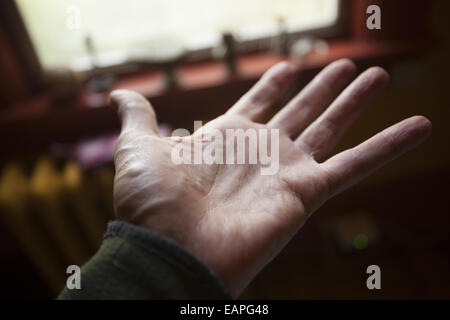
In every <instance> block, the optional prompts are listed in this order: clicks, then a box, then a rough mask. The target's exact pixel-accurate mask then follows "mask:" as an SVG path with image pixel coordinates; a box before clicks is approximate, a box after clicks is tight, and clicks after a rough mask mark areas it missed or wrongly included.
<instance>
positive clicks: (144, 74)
mask: <svg viewBox="0 0 450 320" xmlns="http://www.w3.org/2000/svg"><path fill="white" fill-rule="evenodd" d="M373 4H376V5H378V6H379V7H380V9H381V29H379V30H377V29H375V30H369V29H368V28H367V27H366V20H367V18H368V17H369V15H370V14H367V13H366V10H367V7H368V6H369V5H373ZM448 12H450V2H449V1H447V0H435V1H425V0H415V1H407V0H396V1H382V0H371V1H366V0H314V1H313V0H246V1H237V0H227V1H224V0H222V1H212V0H190V1H182V0H164V1H162V0H152V1H144V0H142V1H138V0H127V1H122V0H114V1H113V0H108V1H106V0H99V1H88V0H67V1H66V0H58V1H56V0H40V1H33V0H16V1H13V0H4V1H1V2H0V137H1V139H0V150H1V151H0V152H1V153H0V270H1V273H0V274H1V279H0V297H3V298H28V299H35V298H36V299H48V298H54V297H55V296H56V295H57V293H58V292H59V291H60V290H61V288H62V287H63V285H64V284H65V279H66V277H67V274H66V268H67V266H68V265H71V264H77V265H81V264H83V263H84V262H85V261H87V259H88V258H89V257H90V255H92V254H93V253H94V252H95V251H96V249H97V248H98V247H99V245H100V243H101V239H102V234H103V232H104V230H105V226H106V222H107V221H108V220H109V219H112V218H113V208H112V182H113V174H114V167H113V164H112V157H111V153H112V149H113V146H114V142H115V139H116V137H117V135H118V132H119V122H118V118H117V116H116V110H114V108H112V107H109V106H108V105H107V97H108V93H109V92H110V91H111V90H113V89H116V88H125V89H131V90H136V91H139V92H140V93H142V94H144V95H145V96H146V97H147V98H148V99H150V101H151V102H152V103H153V105H154V107H155V109H156V112H157V116H158V120H159V121H160V125H161V132H163V133H165V134H167V135H170V133H171V131H172V130H173V129H175V128H187V129H190V130H192V129H193V128H192V127H193V121H194V120H202V121H203V122H206V121H208V120H210V119H213V118H214V117H216V116H218V115H220V114H221V113H223V112H224V111H226V110H227V109H228V108H229V107H230V106H231V105H232V104H233V103H234V102H235V101H236V100H237V99H238V98H239V97H240V96H241V95H242V94H243V93H244V92H246V91H247V90H248V89H249V88H250V87H251V85H252V84H253V83H255V81H256V80H257V79H258V78H259V77H260V76H261V74H262V73H263V72H264V71H265V70H267V69H268V68H269V67H270V66H271V65H273V64H275V63H276V62H278V61H281V60H289V61H292V62H293V63H295V64H297V65H299V66H301V71H300V72H299V74H298V75H297V77H296V79H295V81H294V82H293V83H292V85H291V86H290V87H289V89H288V90H287V91H286V92H285V94H284V95H283V96H282V97H281V98H280V99H279V101H278V103H277V107H278V108H280V107H281V106H282V105H283V104H284V103H285V102H286V101H287V100H288V99H289V98H290V97H292V96H293V95H294V94H295V93H296V92H298V90H299V89H300V88H302V87H303V86H304V85H305V84H306V83H307V82H308V81H309V80H310V79H311V78H312V77H313V76H314V75H315V74H316V73H317V72H318V71H319V70H320V69H321V68H323V67H324V66H325V65H326V64H328V63H329V62H331V61H333V60H336V59H338V58H343V57H345V58H350V59H353V60H354V61H355V62H356V64H357V65H358V67H359V69H360V71H362V70H364V69H365V68H367V67H368V66H371V65H374V64H376V65H381V66H383V67H385V68H387V70H388V71H389V72H390V74H391V77H392V81H391V84H390V86H389V88H388V89H387V90H386V91H385V92H384V93H383V94H382V95H381V96H380V97H379V98H378V99H377V100H376V102H375V103H374V104H373V105H372V106H371V108H369V109H368V110H367V111H366V112H365V113H364V114H363V115H362V117H361V119H360V120H359V121H358V122H357V123H356V124H355V125H353V127H352V128H351V129H350V130H349V132H348V133H347V134H346V136H345V137H344V139H343V141H342V143H341V144H340V145H339V146H338V148H337V150H336V151H340V150H343V149H345V148H348V147H351V146H354V145H356V144H357V143H359V142H361V141H363V140H365V139H367V138H368V137H370V136H371V135H373V134H375V133H376V132H378V131H379V130H381V129H383V128H384V127H386V126H389V125H391V124H393V123H395V122H397V121H399V120H401V119H403V118H406V117H408V116H412V115H415V114H422V115H425V116H426V117H428V118H429V119H430V120H431V122H432V123H433V134H432V136H431V137H430V138H429V139H428V140H427V142H425V143H424V144H423V145H421V146H420V147H419V148H417V149H415V150H414V151H412V152H409V153H408V154H407V155H405V156H403V157H402V158H400V159H399V160H396V161H395V162H393V163H391V164H389V165H388V166H387V167H385V168H383V169H381V170H379V171H378V172H377V173H376V174H374V175H373V176H372V177H370V178H368V179H367V180H365V181H364V182H363V183H362V184H359V185H358V186H357V187H353V188H352V189H350V190H348V191H347V192H346V193H344V194H342V195H339V196H337V197H336V198H334V199H332V200H331V201H330V202H328V203H327V204H326V205H325V206H324V207H322V208H321V209H320V210H319V211H318V212H317V213H316V214H315V215H313V217H312V218H311V219H310V220H309V221H308V223H307V224H306V225H305V227H304V228H303V229H302V230H301V232H300V233H299V234H298V235H297V236H296V237H295V238H294V239H293V241H292V242H291V243H290V244H289V245H288V246H287V248H286V249H285V250H284V251H283V252H282V253H281V254H280V256H278V257H277V258H276V259H275V260H274V261H273V262H272V263H270V264H269V266H268V267H267V268H266V269H265V270H264V271H263V272H262V273H261V274H260V275H259V276H258V277H257V278H256V279H255V280H254V281H253V282H252V284H251V285H250V286H249V287H248V289H247V290H246V291H245V292H244V294H243V295H242V298H249V299H252V298H258V299H259V298H260V299H265V298H273V299H316V298H322V299H409V298H412V299H419V298H423V299H443V298H446V299H448V298H450V275H449V271H450V236H449V229H450V228H449V227H450V217H449V213H450V210H449V204H448V196H449V195H448V194H449V191H450V188H449V178H450V153H449V138H450V122H449V120H450V110H449V108H450V81H449V74H450V61H449V59H450V55H449V53H450V52H449V46H450V36H449V30H450V25H449V24H450V19H448ZM372 264H376V265H379V266H380V268H381V285H382V289H381V290H368V289H367V287H366V279H367V277H368V275H367V274H366V268H367V267H368V266H369V265H372Z"/></svg>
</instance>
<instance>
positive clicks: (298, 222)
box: [111, 59, 431, 296]
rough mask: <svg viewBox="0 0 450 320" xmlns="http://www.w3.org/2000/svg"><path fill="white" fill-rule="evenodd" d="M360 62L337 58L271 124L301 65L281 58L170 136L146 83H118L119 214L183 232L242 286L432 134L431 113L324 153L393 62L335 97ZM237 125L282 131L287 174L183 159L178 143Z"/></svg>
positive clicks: (194, 249) (207, 141)
mask: <svg viewBox="0 0 450 320" xmlns="http://www.w3.org/2000/svg"><path fill="white" fill-rule="evenodd" d="M355 71H356V68H355V66H354V64H353V63H352V62H351V61H349V60H345V59H344V60H339V61H336V62H334V63H332V64H330V65H329V66H328V67H327V68H325V69H324V70H323V71H322V72H321V73H319V74H318V75H317V76H316V77H315V79H314V80H312V81H311V83H310V84H308V86H306V87H305V88H304V89H303V90H302V91H301V92H300V93H299V94H298V95H297V96H295V97H294V98H293V99H292V100H291V101H290V102H289V103H288V104H287V105H286V106H285V107H284V108H283V109H281V111H280V112H278V113H277V114H276V115H275V116H274V117H273V118H272V119H271V120H270V121H269V122H268V123H267V124H262V123H260V122H259V121H261V119H263V118H264V116H265V115H267V113H268V112H270V107H271V106H272V104H273V103H274V101H275V100H276V99H277V97H278V95H279V94H280V93H281V92H282V90H283V89H284V88H285V87H286V86H287V85H288V84H289V82H290V80H291V79H292V77H293V76H294V75H295V74H296V70H295V68H294V67H293V66H292V65H290V64H288V63H286V62H281V63H279V64H277V65H275V66H274V67H272V68H271V69H270V70H269V71H267V72H266V74H265V75H264V76H263V77H262V78H261V80H260V81H259V82H258V83H257V84H256V85H255V86H254V87H253V88H252V89H251V90H250V91H249V92H248V93H247V94H245V95H244V96H243V97H242V98H241V99H240V100H239V101H238V102H237V103H236V104H235V105H234V106H233V107H232V108H231V109H230V110H229V111H228V112H227V113H226V114H224V115H222V116H220V117H218V118H216V119H215V120H213V121H211V122H209V123H207V124H206V125H205V126H204V127H202V128H201V129H200V130H197V131H196V132H194V133H193V134H192V135H190V136H185V137H168V138H163V137H160V136H159V133H158V125H157V122H156V117H155V114H154V111H153V109H152V108H151V106H150V104H149V103H148V101H147V100H146V99H145V98H144V97H142V96H141V95H139V94H137V93H135V92H130V91H124V90H118V91H114V92H113V93H112V94H111V100H112V102H113V103H114V104H115V105H117V106H118V109H119V114H120V117H121V121H122V131H121V135H120V137H119V139H118V141H117V144H116V149H115V152H114V160H115V166H116V176H115V184H114V205H115V211H116V217H117V218H118V219H121V220H125V221H129V222H132V223H135V224H137V225H140V226H143V227H146V228H149V229H151V230H153V231H155V232H158V233H160V234H162V235H165V236H167V237H169V238H171V239H173V240H175V241H176V242H178V243H179V244H180V245H181V246H183V247H185V248H186V249H187V250H189V251H190V252H191V253H192V254H194V255H195V256H197V257H198V258H199V259H200V260H202V261H203V262H204V263H206V264H207V265H208V266H210V267H211V268H212V270H214V271H215V272H216V274H217V275H218V276H219V277H220V278H221V280H222V281H223V283H224V284H225V286H226V287H227V289H228V290H229V291H230V293H231V294H232V295H233V296H237V295H239V293H240V292H241V291H242V290H243V289H244V288H245V287H246V286H247V284H248V283H249V282H250V281H251V280H252V279H253V277H254V276H255V275H256V274H257V273H258V272H259V271H260V270H261V269H262V268H263V267H264V266H265V265H266V264H267V263H268V262H270V260H271V259H272V258H273V257H275V256H276V255H277V254H278V253H279V251H280V250H281V249H282V248H283V247H284V246H285V245H286V244H287V242H288V241H289V240H290V239H291V238H292V237H293V235H294V234H295V233H296V232H297V231H298V229H299V228H300V227H301V226H302V225H303V224H304V223H305V221H306V219H307V218H308V217H309V215H311V214H312V213H313V212H314V211H315V210H316V209H317V208H318V207H319V206H321V205H322V204H323V203H324V202H325V201H326V200H327V199H329V198H330V197H332V196H333V195H335V194H337V193H339V192H341V191H342V190H344V189H346V188H348V187H349V186H350V185H352V184H354V183H356V182H358V181H360V180H361V179H363V178H364V177H366V176H367V175H368V174H370V173H371V172H373V171H374V170H376V169H377V168H379V167H380V166H382V165H384V164H385V163H387V162H389V161H390V160H392V159H394V158H395V157H397V156H399V155H400V154H402V153H403V152H405V151H407V150H408V149H410V148H412V147H413V146H415V145H417V144H419V143H420V142H421V141H423V140H424V139H425V138H426V136H427V135H428V134H429V132H430V130H431V124H430V122H429V121H428V120H427V119H425V118H424V117H420V116H415V117H412V118H409V119H406V120H404V121H402V122H400V123H397V124H396V125H394V126H392V127H390V128H388V129H386V130H384V131H382V132H380V133H379V134H377V135H375V136H374V137H372V138H371V139H369V140H367V141H365V142H364V143H362V144H360V145H359V146H357V147H355V148H352V149H349V150H346V151H344V152H342V153H340V154H337V155H335V156H333V157H331V158H329V159H328V160H326V161H324V162H319V161H322V160H323V159H324V158H325V157H326V156H327V155H328V154H329V153H330V151H331V150H332V148H333V147H334V146H335V145H336V143H337V142H338V140H339V138H340V137H341V135H342V134H343V133H344V131H345V130H346V129H347V128H348V127H349V125H350V124H351V123H352V122H353V121H354V120H355V119H356V117H357V116H358V115H359V114H360V113H361V112H362V111H363V109H364V108H365V106H367V105H368V103H369V102H370V101H371V100H372V99H373V98H374V97H376V96H377V95H378V94H379V93H380V92H381V90H382V89H383V88H384V87H385V85H386V83H387V81H388V75H387V73H386V72H385V71H384V70H383V69H381V68H377V67H375V68H371V69H368V70H367V71H365V72H364V73H363V74H361V75H360V76H359V77H358V78H357V79H356V80H354V81H353V82H352V83H351V84H350V85H349V86H348V87H347V88H346V89H345V90H344V91H343V92H342V93H341V94H340V95H339V96H338V97H337V98H336V99H334V98H335V97H336V95H338V93H339V92H340V91H341V89H342V88H343V87H344V86H345V85H346V84H347V83H348V82H349V80H351V78H352V77H353V75H354V73H355ZM324 110H325V111H324ZM227 129H243V130H248V129H256V130H262V129H280V133H279V139H278V141H276V142H277V143H278V146H279V149H278V150H279V169H278V170H277V172H276V174H271V175H263V174H261V167H262V166H261V165H260V164H248V163H247V164H217V163H212V164H206V163H197V164H188V163H181V164H177V163H175V162H174V161H173V159H172V157H171V155H172V151H173V150H174V148H176V147H177V146H180V145H192V142H193V141H195V142H196V143H198V145H200V146H201V147H202V149H203V150H204V149H205V148H208V147H212V148H214V144H215V143H217V141H216V140H214V139H212V138H211V137H212V136H213V135H214V133H215V132H217V131H219V132H222V133H223V135H224V136H225V131H226V130H227ZM269 138H270V135H269ZM229 143H230V141H225V144H229ZM271 143H274V141H270V139H269V142H268V144H269V145H270V144H271ZM255 147H256V148H257V147H258V145H257V146H255ZM247 151H248V150H247ZM250 151H251V150H250ZM192 152H194V150H192ZM192 156H193V157H194V155H192ZM247 157H248V155H247Z"/></svg>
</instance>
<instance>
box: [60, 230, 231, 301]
mask: <svg viewBox="0 0 450 320" xmlns="http://www.w3.org/2000/svg"><path fill="white" fill-rule="evenodd" d="M199 298H201V299H229V298H230V296H229V295H228V294H227V293H226V291H225V289H224V287H223V285H222V283H221V282H220V280H219V279H218V278H217V277H216V276H215V275H214V274H213V272H212V271H211V270H210V269H209V268H208V267H206V266H205V265H204V264H203V263H202V262H200V261H199V260H198V259H197V258H195V257H194V256H192V255H191V254H190V253H189V252H187V251H186V250H185V249H183V248H181V247H180V246H178V245H177V244H176V243H175V242H174V241H172V240H170V239H167V238H164V237H161V236H160V235H157V234H155V233H153V232H151V231H149V230H147V229H144V228H141V227H137V226H135V225H132V224H129V223H126V222H120V221H114V222H110V223H109V224H108V230H107V232H106V234H105V240H104V242H103V244H102V246H101V247H100V249H99V251H98V252H97V253H96V254H95V255H94V256H93V257H92V258H91V259H90V260H89V261H88V262H87V263H86V264H85V265H84V266H83V267H82V268H81V289H72V290H69V289H67V288H64V290H63V291H62V292H61V293H60V295H59V297H58V299H199Z"/></svg>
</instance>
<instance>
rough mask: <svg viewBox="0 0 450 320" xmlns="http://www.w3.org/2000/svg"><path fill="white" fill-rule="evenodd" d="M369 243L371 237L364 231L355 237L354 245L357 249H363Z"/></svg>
mask: <svg viewBox="0 0 450 320" xmlns="http://www.w3.org/2000/svg"><path fill="white" fill-rule="evenodd" d="M368 243H369V237H368V236H367V235H365V234H363V233H361V234H358V235H357V236H356V237H355V239H354V240H353V245H354V246H355V249H357V250H363V249H365V248H366V247H367V244H368Z"/></svg>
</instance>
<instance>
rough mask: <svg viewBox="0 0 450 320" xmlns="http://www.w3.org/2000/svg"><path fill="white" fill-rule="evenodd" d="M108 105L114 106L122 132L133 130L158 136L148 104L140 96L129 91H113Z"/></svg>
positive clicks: (154, 119)
mask: <svg viewBox="0 0 450 320" xmlns="http://www.w3.org/2000/svg"><path fill="white" fill-rule="evenodd" d="M109 100H110V105H111V106H116V107H117V111H118V113H119V118H120V122H121V124H122V131H125V130H134V131H140V132H143V133H147V134H152V135H158V133H159V130H158V123H157V121H156V115H155V111H154V110H153V107H152V106H151V104H150V102H148V100H147V99H146V98H144V97H143V96H142V95H141V94H139V93H137V92H134V91H129V90H114V91H113V92H111V94H110V95H109Z"/></svg>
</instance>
